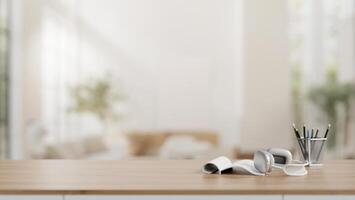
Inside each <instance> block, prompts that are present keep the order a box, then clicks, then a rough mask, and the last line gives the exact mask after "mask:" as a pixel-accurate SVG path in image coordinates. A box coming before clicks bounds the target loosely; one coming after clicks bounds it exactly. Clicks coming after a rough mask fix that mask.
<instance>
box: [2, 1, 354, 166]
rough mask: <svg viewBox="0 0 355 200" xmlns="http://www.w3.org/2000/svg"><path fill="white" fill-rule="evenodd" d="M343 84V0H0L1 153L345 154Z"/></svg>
mask: <svg viewBox="0 0 355 200" xmlns="http://www.w3.org/2000/svg"><path fill="white" fill-rule="evenodd" d="M354 83H355V1H352V0H340V1H333V0H311V1H309V0H271V1H257V0H190V1H185V0H104V1H102V0H101V1H99V0H0V142H1V143H0V144H1V145H0V155H1V159H14V160H21V159H25V160H32V159H90V160H92V159H93V160H122V159H207V160H208V159H210V158H214V157H216V156H218V155H228V156H229V157H230V158H233V159H239V158H250V157H252V156H253V152H254V151H256V150H258V149H263V148H269V147H280V148H286V149H289V150H291V152H293V153H295V154H297V152H298V148H299V146H298V143H297V140H296V139H295V134H294V132H293V128H292V124H293V123H294V124H295V125H296V127H297V128H298V129H301V127H302V126H303V125H304V124H305V125H306V126H308V127H312V128H314V129H316V128H319V129H320V133H322V134H323V132H324V131H325V129H326V128H327V126H328V124H332V126H331V129H330V131H329V136H328V141H327V145H326V148H325V150H324V151H326V154H325V157H324V159H329V160H331V159H354V158H355V134H354V133H355V101H354V99H355V98H354V97H355V84H354Z"/></svg>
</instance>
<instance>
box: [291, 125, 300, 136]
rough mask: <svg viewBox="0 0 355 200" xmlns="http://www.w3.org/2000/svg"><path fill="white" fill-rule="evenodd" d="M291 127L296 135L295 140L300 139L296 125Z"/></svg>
mask: <svg viewBox="0 0 355 200" xmlns="http://www.w3.org/2000/svg"><path fill="white" fill-rule="evenodd" d="M292 127H293V130H294V132H295V134H296V137H297V138H301V136H300V134H299V133H298V130H297V128H296V125H295V124H293V125H292Z"/></svg>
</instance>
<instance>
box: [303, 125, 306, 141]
mask: <svg viewBox="0 0 355 200" xmlns="http://www.w3.org/2000/svg"><path fill="white" fill-rule="evenodd" d="M303 138H306V125H305V124H304V125H303Z"/></svg>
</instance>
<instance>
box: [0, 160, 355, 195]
mask: <svg viewBox="0 0 355 200" xmlns="http://www.w3.org/2000/svg"><path fill="white" fill-rule="evenodd" d="M204 162H205V161H201V160H181V161H178V160H124V161H90V160H37V161H35V160H33V161H0V194H355V160H339V161H330V162H328V163H326V164H325V166H324V167H323V168H321V169H309V174H308V175H307V176H304V177H288V176H285V175H283V174H282V173H281V172H280V171H274V172H272V173H271V174H270V175H269V176H266V177H256V176H246V175H232V174H230V175H205V174H202V173H201V170H200V168H201V166H202V164H203V163H204Z"/></svg>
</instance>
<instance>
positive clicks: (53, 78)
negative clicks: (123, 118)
mask: <svg viewBox="0 0 355 200" xmlns="http://www.w3.org/2000/svg"><path fill="white" fill-rule="evenodd" d="M79 2H80V1H66V2H60V1H48V2H46V3H44V4H43V9H42V11H43V12H42V14H43V16H42V17H41V20H42V22H41V34H42V41H41V51H42V52H41V58H42V60H41V85H42V86H41V101H42V104H41V105H42V107H41V116H42V119H41V120H42V121H41V123H43V126H44V128H45V129H46V132H47V134H48V135H49V136H50V139H51V140H52V142H58V141H63V140H68V139H69V140H70V139H73V138H76V137H81V136H82V135H83V134H89V133H96V132H99V131H100V127H101V124H99V122H98V121H97V120H95V119H94V117H92V116H90V115H86V114H77V113H72V112H70V111H69V108H70V105H71V104H72V101H73V99H72V97H71V95H70V88H72V87H74V86H75V85H77V84H79V83H82V82H83V81H85V80H86V79H87V78H88V77H91V76H92V75H93V74H96V72H97V71H99V69H98V68H92V69H90V68H89V67H88V66H82V65H83V64H82V62H81V55H82V52H81V49H82V48H81V45H83V44H84V37H82V35H81V33H82V32H81V27H82V26H81V22H80V19H79V18H80V17H79V16H78V14H77V13H78V12H77V9H78V8H79V7H80V6H79V5H78V4H79Z"/></svg>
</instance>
